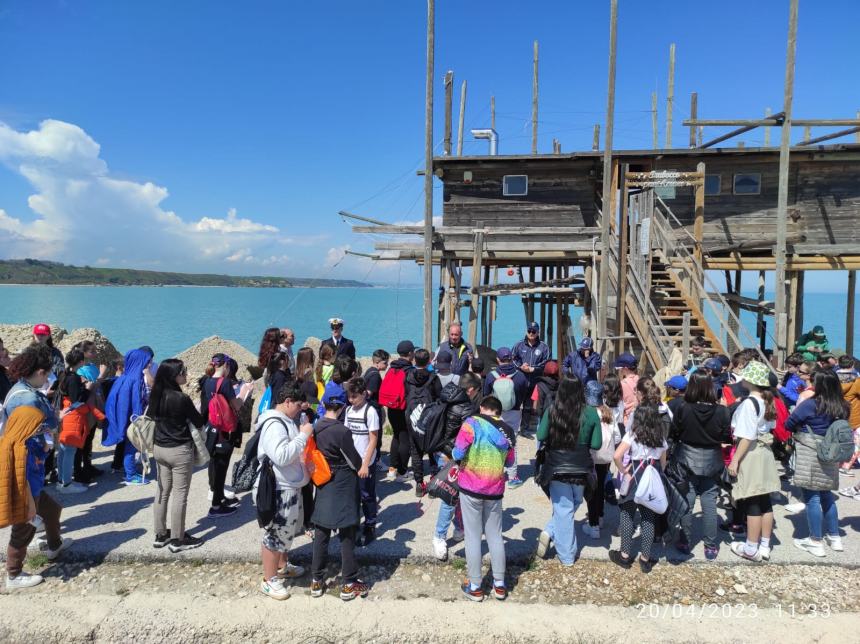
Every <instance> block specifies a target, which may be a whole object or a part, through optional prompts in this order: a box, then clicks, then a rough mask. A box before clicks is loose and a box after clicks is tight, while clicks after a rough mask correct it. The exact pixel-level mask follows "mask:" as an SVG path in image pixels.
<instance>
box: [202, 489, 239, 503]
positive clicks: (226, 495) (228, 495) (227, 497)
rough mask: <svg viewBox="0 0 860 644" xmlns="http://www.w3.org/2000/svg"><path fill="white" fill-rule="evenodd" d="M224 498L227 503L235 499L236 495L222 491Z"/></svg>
mask: <svg viewBox="0 0 860 644" xmlns="http://www.w3.org/2000/svg"><path fill="white" fill-rule="evenodd" d="M224 498H225V499H227V500H228V501H231V500H233V499H235V498H236V493H235V492H231V491H230V490H224ZM209 500H210V501H211V500H212V499H209Z"/></svg>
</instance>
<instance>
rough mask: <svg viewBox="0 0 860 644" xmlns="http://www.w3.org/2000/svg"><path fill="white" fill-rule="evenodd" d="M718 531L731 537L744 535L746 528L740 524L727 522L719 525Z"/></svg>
mask: <svg viewBox="0 0 860 644" xmlns="http://www.w3.org/2000/svg"><path fill="white" fill-rule="evenodd" d="M720 530H722V531H723V532H728V533H729V534H731V535H732V536H735V535H744V534H746V533H747V528H746V526H745V525H743V524H740V523H729V522H728V521H726V522H725V523H721V524H720Z"/></svg>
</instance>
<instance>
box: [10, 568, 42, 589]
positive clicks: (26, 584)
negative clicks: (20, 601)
mask: <svg viewBox="0 0 860 644" xmlns="http://www.w3.org/2000/svg"><path fill="white" fill-rule="evenodd" d="M43 581H45V579H44V578H43V577H42V575H31V574H30V573H29V572H22V573H19V574H18V575H17V576H16V577H9V576H8V575H7V576H6V590H18V589H19V588H32V587H33V586H38V585H39V584H41V583H42V582H43Z"/></svg>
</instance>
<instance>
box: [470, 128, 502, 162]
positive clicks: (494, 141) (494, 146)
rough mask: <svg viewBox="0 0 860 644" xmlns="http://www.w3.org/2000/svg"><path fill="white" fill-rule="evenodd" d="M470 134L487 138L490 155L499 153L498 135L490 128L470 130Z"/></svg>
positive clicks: (478, 137)
mask: <svg viewBox="0 0 860 644" xmlns="http://www.w3.org/2000/svg"><path fill="white" fill-rule="evenodd" d="M472 136H474V137H475V138H476V139H488V140H489V141H490V156H491V157H494V156H496V155H497V154H498V153H499V135H498V134H497V133H496V131H495V130H494V129H492V128H485V129H478V130H472Z"/></svg>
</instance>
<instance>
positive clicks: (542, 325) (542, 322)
mask: <svg viewBox="0 0 860 644" xmlns="http://www.w3.org/2000/svg"><path fill="white" fill-rule="evenodd" d="M546 272H547V271H546V266H541V269H540V278H541V281H544V282H545V281H546ZM540 328H541V329H545V328H546V295H544V294H541V296H540Z"/></svg>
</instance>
